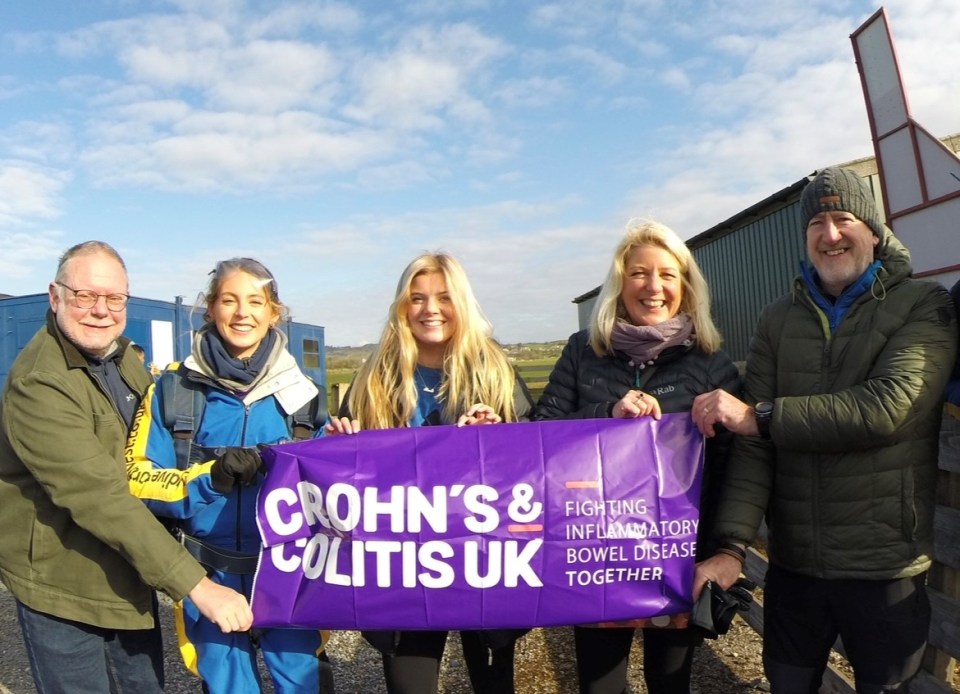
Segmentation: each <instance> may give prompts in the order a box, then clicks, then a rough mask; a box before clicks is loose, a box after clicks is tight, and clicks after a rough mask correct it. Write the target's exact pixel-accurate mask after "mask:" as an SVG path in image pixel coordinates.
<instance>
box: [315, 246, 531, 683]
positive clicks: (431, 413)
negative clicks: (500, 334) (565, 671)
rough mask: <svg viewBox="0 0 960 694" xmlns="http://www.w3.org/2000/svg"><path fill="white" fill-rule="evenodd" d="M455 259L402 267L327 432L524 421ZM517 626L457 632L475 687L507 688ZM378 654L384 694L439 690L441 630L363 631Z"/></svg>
mask: <svg viewBox="0 0 960 694" xmlns="http://www.w3.org/2000/svg"><path fill="white" fill-rule="evenodd" d="M491 333H492V329H491V327H490V324H489V323H488V322H487V320H486V318H484V316H483V313H482V312H481V310H480V306H479V304H478V303H477V300H476V299H475V298H474V295H473V291H472V289H471V288H470V284H469V282H468V281H467V276H466V274H465V273H464V271H463V268H462V267H461V266H460V263H459V262H457V260H456V259H455V258H453V257H452V256H449V255H446V254H426V255H422V256H419V257H418V258H416V259H414V260H413V261H412V262H411V263H410V264H409V265H408V266H407V267H406V269H405V270H404V272H403V275H402V276H401V278H400V282H399V284H398V286H397V293H396V298H395V300H394V302H393V304H392V305H391V307H390V313H389V316H388V318H387V325H386V327H385V328H384V330H383V335H382V337H381V339H380V343H379V344H378V345H377V349H376V351H375V353H374V354H373V356H372V357H371V358H370V359H368V360H367V361H366V362H365V363H364V365H363V366H362V367H361V368H360V370H359V371H358V373H357V375H356V377H355V378H354V380H353V383H352V384H351V387H350V392H349V394H348V396H347V400H346V401H345V403H344V404H345V407H344V408H343V409H342V410H341V413H340V414H341V415H342V416H341V418H340V419H334V420H332V421H331V423H330V424H329V425H328V426H327V430H328V434H341V433H354V432H356V431H359V430H360V428H361V427H362V428H364V429H389V428H395V427H417V426H424V425H428V424H458V425H461V426H463V425H478V424H493V423H497V422H501V421H516V420H518V419H522V418H526V417H527V415H528V414H529V412H530V410H531V409H532V405H533V403H532V401H531V398H530V394H529V392H528V391H527V388H526V386H525V385H524V384H523V381H522V380H521V379H520V378H519V376H517V375H516V374H515V373H514V370H513V367H512V366H511V365H510V362H509V361H508V359H507V357H506V355H505V354H504V352H503V350H502V349H501V348H500V346H499V345H498V344H497V343H496V342H495V341H494V340H493V338H492V337H491ZM525 631H526V630H523V629H497V630H487V631H462V632H460V640H461V643H462V645H463V654H464V660H465V661H466V664H467V670H468V672H469V674H470V681H471V683H472V684H473V689H474V691H476V692H482V693H483V694H511V693H512V692H513V691H514V687H513V649H514V642H515V640H516V639H517V638H518V637H519V636H520V635H522V634H523V633H525ZM364 636H365V637H366V638H367V640H368V641H370V643H371V644H373V645H374V646H375V647H376V648H378V649H379V650H380V651H381V653H382V654H383V670H384V675H385V677H386V682H387V691H388V692H390V694H430V693H431V692H436V691H437V679H438V674H439V670H440V660H441V658H442V656H443V651H444V646H445V644H446V640H447V632H446V631H398V632H364Z"/></svg>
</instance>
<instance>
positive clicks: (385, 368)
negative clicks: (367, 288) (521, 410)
mask: <svg viewBox="0 0 960 694" xmlns="http://www.w3.org/2000/svg"><path fill="white" fill-rule="evenodd" d="M430 273H437V274H439V275H442V276H443V279H444V281H445V282H446V285H447V292H448V293H449V295H450V301H451V303H452V304H453V307H454V310H455V311H456V317H457V320H456V326H455V328H454V331H453V335H452V336H451V337H450V341H449V342H448V343H447V346H446V350H445V353H444V357H443V381H442V384H441V386H440V390H439V393H438V399H439V401H440V402H441V403H442V406H443V421H445V422H453V421H456V419H457V417H459V416H460V415H461V414H463V413H464V412H465V411H466V410H467V408H469V407H470V406H471V405H473V404H476V403H479V402H482V403H485V404H487V405H490V406H491V407H493V409H494V410H496V411H497V413H498V414H499V415H500V416H501V417H503V419H504V421H512V420H514V419H515V413H514V407H513V388H514V382H515V379H516V377H515V375H514V371H513V367H512V366H511V365H510V362H509V360H508V359H507V355H506V353H504V351H503V349H502V348H501V347H500V345H499V344H497V342H496V341H495V340H494V339H493V337H492V333H493V328H492V327H491V325H490V322H489V321H488V320H487V319H486V317H485V316H484V315H483V311H481V309H480V305H479V304H478V303H477V299H476V297H475V296H474V294H473V290H472V289H471V288H470V282H469V281H468V280H467V275H466V273H465V272H464V271H463V267H462V266H461V265H460V263H459V262H457V260H456V258H454V257H453V256H450V255H447V254H445V253H427V254H424V255H421V256H418V257H417V258H415V259H414V260H413V261H412V262H411V263H410V264H409V265H407V267H406V269H405V270H404V271H403V274H402V275H401V276H400V281H399V283H398V284H397V293H396V298H395V299H394V301H393V303H392V304H391V305H390V311H389V314H388V316H387V324H386V326H384V329H383V334H382V335H381V337H380V342H379V344H378V345H377V348H376V350H375V351H374V353H373V355H372V356H371V357H370V358H369V359H367V361H366V362H364V364H363V365H362V366H361V367H360V369H359V371H358V372H357V375H356V377H354V379H353V384H352V385H351V387H350V397H349V399H348V401H347V406H348V407H349V409H350V413H351V416H353V417H354V418H356V419H357V420H359V422H360V425H361V426H362V427H363V428H364V429H391V428H396V427H405V426H407V424H408V422H409V421H410V419H411V417H412V416H413V413H414V410H415V409H416V406H417V387H416V383H415V380H414V370H415V369H416V366H417V355H418V347H417V342H416V340H415V339H414V337H413V333H412V332H411V330H410V322H409V320H408V318H407V313H408V309H409V307H410V303H411V298H410V287H411V285H412V284H413V280H414V279H415V278H416V277H418V276H420V275H424V274H430Z"/></svg>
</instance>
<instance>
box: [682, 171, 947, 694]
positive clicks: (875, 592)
mask: <svg viewBox="0 0 960 694" xmlns="http://www.w3.org/2000/svg"><path fill="white" fill-rule="evenodd" d="M800 214H801V223H802V225H803V228H804V229H805V234H806V247H807V255H808V258H809V263H804V265H803V268H802V272H801V274H800V276H799V277H798V278H797V279H796V280H795V282H794V286H793V289H792V291H791V292H790V293H788V294H787V295H786V296H784V297H782V298H780V299H778V300H777V301H775V302H773V303H772V304H770V305H769V306H767V307H766V308H765V309H764V311H763V313H762V315H761V317H760V320H759V323H758V326H757V331H756V333H755V334H754V337H753V340H752V341H751V345H750V353H749V356H748V359H747V374H746V379H745V388H744V392H745V395H746V402H741V401H740V400H738V399H737V398H735V397H733V396H731V395H730V394H729V393H726V392H723V391H714V392H712V393H706V394H704V395H701V396H699V397H698V398H697V400H696V401H694V405H693V416H694V421H695V422H696V423H697V425H698V426H699V427H700V430H701V431H702V432H703V433H704V434H705V435H707V436H712V435H714V433H715V428H714V427H716V426H717V425H722V426H724V427H726V428H727V429H729V430H731V431H733V432H735V433H736V434H739V436H737V441H736V443H735V445H734V450H733V453H732V456H731V460H730V462H729V466H728V472H727V478H726V483H725V488H724V493H723V497H722V499H721V504H720V508H719V511H718V516H717V518H718V520H717V523H716V528H717V534H718V540H719V541H720V542H721V543H722V544H721V545H720V546H721V550H720V553H719V554H716V555H714V556H713V557H711V558H710V559H708V560H706V561H705V562H703V563H702V564H700V565H698V567H697V575H696V580H695V590H696V591H697V593H699V591H700V590H702V588H703V585H704V583H705V581H707V580H710V581H715V582H718V583H719V584H720V585H721V586H723V587H728V586H729V585H731V584H732V583H733V582H734V581H735V580H736V578H737V576H738V575H739V573H740V569H741V562H742V560H738V557H737V555H738V554H739V555H740V556H741V557H742V553H743V547H744V546H745V545H746V544H749V543H750V542H751V541H752V540H753V539H754V535H755V534H756V532H757V529H758V527H759V525H760V523H761V521H762V520H763V518H764V516H766V520H767V525H768V545H767V547H768V552H769V559H770V566H769V570H768V573H767V577H766V585H765V590H764V633H763V651H764V653H763V659H764V667H765V670H766V674H767V678H768V679H769V680H770V684H771V687H772V691H773V692H774V693H775V694H783V693H789V694H793V693H797V694H801V693H802V694H814V693H815V692H817V691H818V689H819V687H820V682H821V679H822V676H823V672H824V669H825V668H826V664H827V658H828V656H829V653H830V648H831V646H832V644H833V643H834V641H835V640H836V638H837V636H838V635H839V636H841V637H842V639H843V644H844V648H845V650H846V654H847V656H848V659H849V661H850V663H851V665H852V666H853V670H854V675H855V677H856V683H857V691H858V692H860V693H862V694H870V693H873V692H876V693H878V694H879V692H901V691H906V687H907V681H908V680H909V679H910V678H911V677H912V676H913V675H914V674H915V673H916V672H917V670H918V668H919V666H920V662H921V659H922V657H923V652H924V646H925V643H926V639H927V632H928V629H929V623H930V605H929V602H928V599H927V595H926V590H925V587H924V583H925V576H926V571H927V569H928V568H929V567H930V564H931V561H932V558H933V511H934V488H935V485H936V478H937V444H938V432H939V427H940V416H941V410H942V403H943V392H944V386H945V384H946V382H947V377H948V376H949V375H950V370H951V368H952V366H953V363H954V359H955V356H956V350H957V344H956V343H957V334H956V327H955V321H956V318H955V316H954V310H953V306H952V304H951V301H950V297H949V295H948V294H947V291H946V289H945V288H944V287H942V286H940V285H939V284H937V283H934V282H924V281H919V280H915V279H913V278H911V272H912V269H911V266H910V254H909V252H908V251H907V249H906V248H904V247H903V245H902V244H900V242H899V241H898V240H897V239H896V238H895V237H894V236H893V234H892V233H891V232H890V230H889V229H887V228H886V227H885V226H884V224H883V221H882V218H881V216H880V212H879V210H878V209H877V206H876V203H875V202H874V198H873V195H872V193H871V192H870V190H869V188H868V187H867V185H866V182H865V181H863V179H861V178H860V177H859V176H857V175H856V174H854V173H853V172H851V171H849V170H847V169H842V168H829V169H825V170H823V171H821V172H819V173H818V174H817V176H816V177H815V178H814V179H813V180H812V181H811V182H810V183H809V184H808V185H807V186H806V188H805V189H804V191H803V193H802V195H801V199H800Z"/></svg>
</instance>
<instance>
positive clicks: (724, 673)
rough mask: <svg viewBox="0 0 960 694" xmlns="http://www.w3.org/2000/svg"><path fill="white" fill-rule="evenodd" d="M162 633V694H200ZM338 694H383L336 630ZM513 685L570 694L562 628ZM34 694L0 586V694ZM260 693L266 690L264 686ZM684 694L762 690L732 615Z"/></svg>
mask: <svg viewBox="0 0 960 694" xmlns="http://www.w3.org/2000/svg"><path fill="white" fill-rule="evenodd" d="M161 613H162V618H163V621H164V629H165V633H166V634H167V639H166V641H167V652H166V672H167V689H166V691H167V692H171V693H173V694H186V693H188V692H189V693H191V694H193V693H196V692H199V691H200V686H199V684H198V680H196V679H195V678H193V677H192V676H190V675H189V674H188V673H187V672H186V671H185V670H184V668H183V666H182V665H181V664H180V660H179V656H178V654H177V653H176V650H175V643H174V642H175V638H174V637H173V634H174V631H173V626H172V623H171V610H170V606H169V603H161ZM456 641H457V637H456V635H452V636H451V638H450V643H448V645H447V651H446V653H447V657H446V658H444V662H443V668H442V670H441V679H440V692H441V694H470V691H471V690H470V686H469V683H468V680H467V676H466V670H465V668H464V664H463V657H462V655H461V653H460V646H459V643H457V642H456ZM638 641H639V637H638ZM329 653H330V658H331V660H332V661H333V666H334V672H335V677H336V686H337V692H338V694H383V693H384V692H385V691H386V690H385V689H384V686H383V677H382V674H381V669H380V657H379V654H378V653H377V652H376V651H375V650H373V649H372V648H370V647H369V646H368V645H366V642H365V641H364V640H363V639H362V638H361V637H360V635H359V634H358V633H357V632H349V631H344V632H337V633H335V634H334V636H333V638H332V639H331V644H330V647H329ZM642 666H643V663H642V649H641V648H639V643H638V644H636V647H635V648H634V651H633V658H632V659H631V670H630V687H631V689H630V691H631V692H632V693H633V694H645V692H646V691H647V690H646V687H644V685H643V674H642ZM516 683H517V692H518V694H568V693H570V694H575V692H576V673H575V670H574V665H573V638H572V632H571V630H570V629H569V628H553V629H535V630H534V631H532V632H530V633H529V634H527V636H525V637H524V638H523V639H522V640H521V641H520V642H519V644H518V645H517V656H516ZM33 691H34V687H33V681H32V680H31V678H30V669H29V666H28V664H27V661H26V656H25V654H24V650H23V644H22V642H21V640H20V628H19V626H18V625H17V617H16V609H15V607H14V602H13V598H12V597H11V595H10V593H9V592H7V590H6V589H5V588H3V587H2V585H0V693H2V694H29V693H30V692H33ZM264 691H266V692H270V691H272V688H271V687H270V686H269V685H267V686H265V688H264ZM692 691H693V692H695V693H696V694H747V693H748V692H759V691H768V686H767V684H766V680H764V679H763V669H762V665H761V662H760V637H759V636H758V635H757V634H756V632H754V631H753V629H751V628H750V627H749V626H747V624H746V623H744V622H743V621H742V620H741V619H740V618H739V617H738V618H737V619H736V621H735V622H734V625H733V628H732V629H731V630H730V632H729V633H728V634H727V635H726V636H723V637H721V638H720V639H718V640H716V641H708V642H706V645H705V646H704V647H703V648H701V649H700V650H699V652H698V653H697V656H696V660H695V663H694V682H693V687H692Z"/></svg>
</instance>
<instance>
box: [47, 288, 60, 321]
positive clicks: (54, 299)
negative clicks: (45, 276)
mask: <svg viewBox="0 0 960 694" xmlns="http://www.w3.org/2000/svg"><path fill="white" fill-rule="evenodd" d="M47 292H48V294H49V295H50V310H51V311H53V312H54V313H56V312H57V308H58V307H59V306H60V288H59V287H58V286H57V283H56V282H51V283H50V286H49V287H48V288H47Z"/></svg>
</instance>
